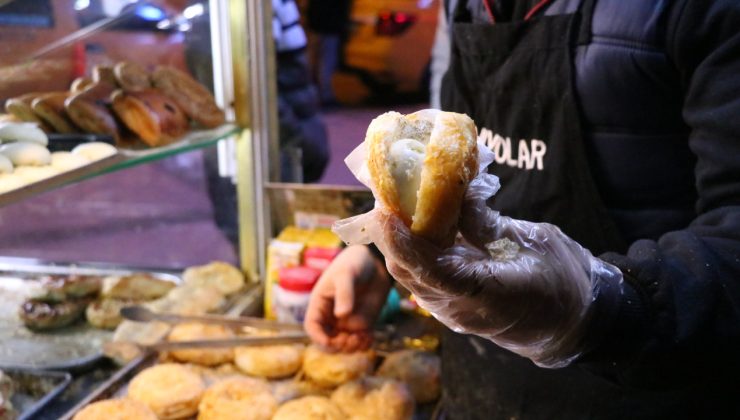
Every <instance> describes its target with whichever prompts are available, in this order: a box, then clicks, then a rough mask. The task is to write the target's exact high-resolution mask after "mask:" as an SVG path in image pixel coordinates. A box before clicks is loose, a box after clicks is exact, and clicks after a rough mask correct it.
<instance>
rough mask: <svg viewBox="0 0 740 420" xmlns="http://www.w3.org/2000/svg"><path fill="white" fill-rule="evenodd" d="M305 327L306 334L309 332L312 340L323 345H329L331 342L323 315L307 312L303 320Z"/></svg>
mask: <svg viewBox="0 0 740 420" xmlns="http://www.w3.org/2000/svg"><path fill="white" fill-rule="evenodd" d="M303 329H304V330H305V331H306V334H308V337H309V338H311V341H313V342H315V343H318V344H320V345H322V346H327V345H328V344H329V335H328V334H327V333H326V330H325V329H324V322H323V320H322V319H321V317H319V316H317V315H315V314H311V313H307V314H306V319H305V320H304V321H303Z"/></svg>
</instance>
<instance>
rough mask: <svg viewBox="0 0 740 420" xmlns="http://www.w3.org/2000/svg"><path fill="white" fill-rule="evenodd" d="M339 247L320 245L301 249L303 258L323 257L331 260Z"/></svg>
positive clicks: (339, 249) (337, 252)
mask: <svg viewBox="0 0 740 420" xmlns="http://www.w3.org/2000/svg"><path fill="white" fill-rule="evenodd" d="M341 250H342V249H341V248H324V247H320V246H314V247H308V248H306V250H305V251H303V258H323V259H326V260H331V259H333V258H334V257H336V256H337V254H339V251H341Z"/></svg>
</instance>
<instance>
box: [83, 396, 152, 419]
mask: <svg viewBox="0 0 740 420" xmlns="http://www.w3.org/2000/svg"><path fill="white" fill-rule="evenodd" d="M130 419H136V420H157V416H156V415H155V414H154V412H153V411H152V410H150V409H149V407H147V405H146V404H144V403H142V402H139V401H136V400H132V399H130V398H120V399H115V400H103V401H98V402H94V403H92V404H90V405H88V406H87V407H85V408H83V409H82V410H80V412H78V413H77V414H75V416H74V418H73V419H72V420H130Z"/></svg>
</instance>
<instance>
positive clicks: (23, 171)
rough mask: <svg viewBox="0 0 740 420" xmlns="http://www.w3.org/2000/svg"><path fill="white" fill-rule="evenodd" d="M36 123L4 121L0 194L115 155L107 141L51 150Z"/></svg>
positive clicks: (1, 124) (1, 125) (0, 141)
mask: <svg viewBox="0 0 740 420" xmlns="http://www.w3.org/2000/svg"><path fill="white" fill-rule="evenodd" d="M48 144H49V139H48V137H47V135H46V133H44V131H43V130H41V129H40V128H39V127H38V125H36V124H34V123H17V122H15V123H14V122H0V193H5V192H8V191H12V190H15V189H18V188H21V187H24V186H26V185H29V184H32V183H34V182H38V181H41V180H44V179H46V178H50V177H52V176H55V175H58V174H60V173H62V172H66V171H70V170H73V169H76V168H79V167H81V166H84V165H87V164H89V163H91V162H93V161H95V160H98V159H102V158H105V157H108V156H110V155H113V154H115V153H116V152H117V151H116V148H115V147H113V146H111V145H110V144H107V143H99V142H92V143H83V144H81V145H79V146H77V147H75V148H74V149H73V150H72V151H71V152H54V153H51V152H49V149H47V145H48Z"/></svg>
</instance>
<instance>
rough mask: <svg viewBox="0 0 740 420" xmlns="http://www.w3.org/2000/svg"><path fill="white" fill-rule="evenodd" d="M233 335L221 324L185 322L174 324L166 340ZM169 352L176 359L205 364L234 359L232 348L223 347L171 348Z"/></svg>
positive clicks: (188, 339) (209, 364) (219, 337)
mask: <svg viewBox="0 0 740 420" xmlns="http://www.w3.org/2000/svg"><path fill="white" fill-rule="evenodd" d="M233 337H234V333H233V332H232V331H231V330H229V329H228V328H225V327H223V326H221V325H209V324H198V323H186V324H178V325H176V326H175V328H173V329H172V331H171V332H170V335H169V336H168V337H167V340H169V341H194V340H220V339H228V338H233ZM170 354H172V357H174V358H175V359H176V360H179V361H181V362H190V363H196V364H199V365H206V366H215V365H220V364H222V363H229V362H231V361H232V360H234V350H233V349H231V348H224V347H220V348H210V349H203V348H197V349H180V350H173V351H171V352H170Z"/></svg>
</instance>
